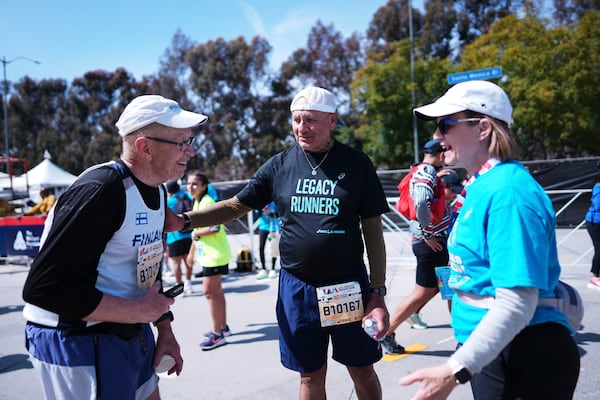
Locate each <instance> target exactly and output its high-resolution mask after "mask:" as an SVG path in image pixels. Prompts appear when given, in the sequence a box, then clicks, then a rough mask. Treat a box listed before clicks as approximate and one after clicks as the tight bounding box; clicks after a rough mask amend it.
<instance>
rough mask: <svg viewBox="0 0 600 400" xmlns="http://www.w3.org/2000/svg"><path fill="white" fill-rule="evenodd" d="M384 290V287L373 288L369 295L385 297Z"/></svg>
mask: <svg viewBox="0 0 600 400" xmlns="http://www.w3.org/2000/svg"><path fill="white" fill-rule="evenodd" d="M386 292H387V291H386V289H385V288H384V287H378V288H373V289H371V293H375V294H378V295H380V296H385V295H386Z"/></svg>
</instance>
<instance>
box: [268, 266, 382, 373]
mask: <svg viewBox="0 0 600 400" xmlns="http://www.w3.org/2000/svg"><path fill="white" fill-rule="evenodd" d="M346 281H358V282H359V283H360V285H361V291H362V293H363V302H364V304H365V306H366V302H367V300H368V298H369V296H370V292H369V283H368V279H367V276H366V273H365V274H363V276H355V277H353V278H349V279H347V280H346ZM323 286H324V285H323ZM277 321H278V325H279V349H280V353H281V363H282V364H283V366H285V367H286V368H288V369H291V370H293V371H298V372H314V371H316V370H318V369H320V368H321V367H323V366H324V365H325V363H326V362H327V354H328V346H329V339H330V338H331V344H332V347H333V359H334V360H336V361H338V362H339V363H341V364H344V365H346V366H351V367H364V366H368V365H371V364H373V363H375V362H377V361H378V360H379V359H381V348H380V346H379V343H378V342H377V341H375V340H373V339H371V338H370V337H369V336H368V335H367V334H366V333H365V332H364V330H363V329H362V327H361V322H360V321H358V322H354V323H350V324H343V325H338V326H333V327H327V328H323V327H321V321H320V318H319V308H318V305H317V293H316V288H315V286H312V285H310V284H308V283H306V282H303V281H301V280H299V279H298V278H296V277H295V276H293V275H292V274H290V273H289V272H287V271H286V270H285V269H283V268H282V269H281V271H280V277H279V294H278V298H277Z"/></svg>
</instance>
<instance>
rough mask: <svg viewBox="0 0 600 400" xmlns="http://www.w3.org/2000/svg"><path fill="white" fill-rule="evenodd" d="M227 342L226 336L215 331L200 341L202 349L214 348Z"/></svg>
mask: <svg viewBox="0 0 600 400" xmlns="http://www.w3.org/2000/svg"><path fill="white" fill-rule="evenodd" d="M226 344H227V341H226V340H225V336H223V335H219V334H218V333H215V332H211V333H210V335H209V336H208V337H207V338H206V339H205V340H204V342H202V343H200V347H201V348H202V350H212V349H216V348H217V347H219V346H223V345H226Z"/></svg>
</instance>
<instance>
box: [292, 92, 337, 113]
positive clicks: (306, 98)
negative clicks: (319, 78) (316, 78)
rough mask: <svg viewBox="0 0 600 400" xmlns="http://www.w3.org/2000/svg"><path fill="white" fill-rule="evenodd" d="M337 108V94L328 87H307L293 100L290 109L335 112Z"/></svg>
mask: <svg viewBox="0 0 600 400" xmlns="http://www.w3.org/2000/svg"><path fill="white" fill-rule="evenodd" d="M336 108H337V102H336V100H335V96H334V95H333V93H331V92H330V91H329V90H327V89H323V88H320V87H307V88H305V89H302V90H301V91H299V92H298V94H297V95H296V96H295V97H294V100H292V104H291V106H290V111H291V112H294V111H321V112H326V113H334V112H335V110H336Z"/></svg>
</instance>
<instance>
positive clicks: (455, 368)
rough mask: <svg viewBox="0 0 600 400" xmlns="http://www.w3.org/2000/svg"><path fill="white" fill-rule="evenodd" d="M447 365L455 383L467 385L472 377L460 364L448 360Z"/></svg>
mask: <svg viewBox="0 0 600 400" xmlns="http://www.w3.org/2000/svg"><path fill="white" fill-rule="evenodd" d="M448 365H449V366H450V369H451V370H452V373H453V374H454V379H455V380H456V383H458V384H461V385H462V384H463V383H467V382H469V381H470V380H471V378H472V375H471V373H470V372H469V370H468V369H466V368H465V367H464V366H462V365H461V364H460V363H458V361H456V360H455V359H454V358H449V359H448Z"/></svg>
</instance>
